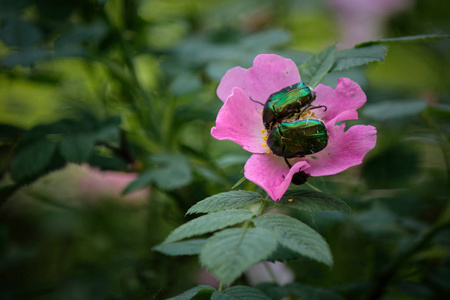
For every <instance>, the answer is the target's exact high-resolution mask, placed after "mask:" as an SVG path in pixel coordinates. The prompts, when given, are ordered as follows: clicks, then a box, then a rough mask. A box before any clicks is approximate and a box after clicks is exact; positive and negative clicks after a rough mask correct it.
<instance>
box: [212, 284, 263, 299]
mask: <svg viewBox="0 0 450 300" xmlns="http://www.w3.org/2000/svg"><path fill="white" fill-rule="evenodd" d="M211 300H271V298H269V297H268V296H266V295H265V294H264V293H263V292H261V291H260V290H258V289H255V288H251V287H249V286H243V285H236V286H233V287H230V288H228V289H226V290H224V291H222V292H214V293H213V294H212V297H211Z"/></svg>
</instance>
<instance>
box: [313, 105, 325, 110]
mask: <svg viewBox="0 0 450 300" xmlns="http://www.w3.org/2000/svg"><path fill="white" fill-rule="evenodd" d="M321 107H324V108H325V110H324V111H327V107H326V106H325V105H317V106H311V107H309V109H316V108H321Z"/></svg>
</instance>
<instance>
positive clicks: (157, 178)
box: [122, 153, 192, 194]
mask: <svg viewBox="0 0 450 300" xmlns="http://www.w3.org/2000/svg"><path fill="white" fill-rule="evenodd" d="M150 161H151V162H152V163H154V164H156V167H155V168H153V169H151V170H148V171H146V172H144V173H142V174H141V175H140V176H139V177H138V178H137V179H136V180H134V181H132V182H131V183H130V184H129V185H128V186H127V187H126V188H125V190H124V191H123V192H122V193H123V194H128V193H131V192H133V191H135V190H138V189H141V188H144V187H146V186H148V185H149V184H150V183H155V184H156V185H157V186H158V187H159V188H161V189H164V190H173V189H176V188H180V187H182V186H184V185H187V184H188V183H189V182H191V181H192V169H191V166H190V165H189V161H188V159H187V158H186V156H184V155H182V154H175V153H171V154H170V153H164V154H155V155H152V156H151V158H150Z"/></svg>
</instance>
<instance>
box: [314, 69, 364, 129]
mask: <svg viewBox="0 0 450 300" xmlns="http://www.w3.org/2000/svg"><path fill="white" fill-rule="evenodd" d="M314 91H315V92H316V100H314V102H313V103H314V105H325V106H326V107H327V110H326V111H324V109H322V108H318V109H315V110H314V112H315V114H316V116H317V118H319V119H322V120H326V121H330V120H332V119H334V118H336V116H338V115H340V114H341V113H342V112H344V111H346V110H357V109H358V108H360V107H361V106H363V105H364V103H366V100H367V98H366V95H365V94H364V92H363V90H362V89H361V87H360V86H359V85H358V84H357V83H356V82H354V81H352V80H350V79H348V78H339V79H338V83H337V85H336V89H333V88H332V87H330V86H326V85H323V84H319V85H318V86H317V87H316V88H315V89H314ZM356 118H357V117H356ZM351 119H354V117H352V118H351ZM345 120H348V119H340V120H339V121H345Z"/></svg>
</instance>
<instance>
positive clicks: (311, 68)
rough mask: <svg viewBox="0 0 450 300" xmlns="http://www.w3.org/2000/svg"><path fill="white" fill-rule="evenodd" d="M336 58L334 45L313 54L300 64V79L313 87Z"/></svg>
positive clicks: (325, 73) (326, 72)
mask: <svg viewBox="0 0 450 300" xmlns="http://www.w3.org/2000/svg"><path fill="white" fill-rule="evenodd" d="M335 58H336V45H334V46H331V47H328V48H327V49H325V50H324V51H322V52H319V53H317V54H314V55H313V56H311V57H310V58H309V59H308V60H307V61H305V62H304V63H303V65H301V66H300V74H301V77H302V81H303V82H305V83H307V84H308V85H309V86H311V87H312V88H315V87H316V86H317V85H318V84H319V83H320V82H321V81H322V79H323V78H324V77H325V75H327V74H328V72H329V71H330V69H331V67H332V66H333V64H334V60H335Z"/></svg>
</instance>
